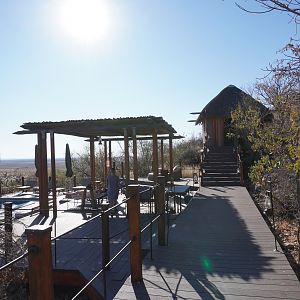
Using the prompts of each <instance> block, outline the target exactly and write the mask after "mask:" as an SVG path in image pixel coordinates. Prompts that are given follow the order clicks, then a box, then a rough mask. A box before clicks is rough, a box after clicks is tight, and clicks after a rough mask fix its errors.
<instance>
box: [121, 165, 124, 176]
mask: <svg viewBox="0 0 300 300" xmlns="http://www.w3.org/2000/svg"><path fill="white" fill-rule="evenodd" d="M121 177H122V178H124V162H123V161H122V162H121Z"/></svg>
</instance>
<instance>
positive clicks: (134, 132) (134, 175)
mask: <svg viewBox="0 0 300 300" xmlns="http://www.w3.org/2000/svg"><path fill="white" fill-rule="evenodd" d="M132 143H133V144H132V146H133V178H134V183H138V179H139V178H138V176H139V175H138V159H137V140H136V130H135V128H132Z"/></svg>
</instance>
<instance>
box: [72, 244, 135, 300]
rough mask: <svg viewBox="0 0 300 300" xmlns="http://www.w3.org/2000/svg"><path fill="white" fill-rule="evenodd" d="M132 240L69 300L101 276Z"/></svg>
mask: <svg viewBox="0 0 300 300" xmlns="http://www.w3.org/2000/svg"><path fill="white" fill-rule="evenodd" d="M132 241H133V240H130V241H128V242H127V243H126V244H125V245H124V246H123V247H122V248H121V250H120V251H119V252H118V253H117V254H116V255H115V256H114V257H113V258H112V259H111V260H110V261H109V262H108V263H107V264H106V265H105V266H104V267H103V268H102V269H101V270H100V271H99V272H98V273H97V274H96V275H95V276H94V277H93V278H92V279H91V280H90V281H89V282H88V283H87V284H86V285H85V286H84V287H83V288H82V289H81V290H80V291H79V292H78V293H77V294H76V295H75V296H74V297H73V298H72V299H71V300H74V299H76V298H77V297H78V296H79V295H80V294H81V293H82V292H83V291H84V290H85V289H86V288H87V287H88V286H89V285H90V284H91V283H92V282H93V281H94V280H95V279H96V278H97V277H98V276H99V275H101V274H102V273H103V272H104V271H105V270H106V269H107V268H108V267H109V265H110V264H111V263H112V262H113V261H114V260H116V258H117V257H118V256H119V255H120V254H121V253H122V252H123V251H124V250H125V249H126V248H127V247H128V246H129V245H130V244H131V243H132Z"/></svg>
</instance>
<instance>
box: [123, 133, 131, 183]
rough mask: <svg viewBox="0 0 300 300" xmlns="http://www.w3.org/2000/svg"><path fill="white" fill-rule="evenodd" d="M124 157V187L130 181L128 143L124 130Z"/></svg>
mask: <svg viewBox="0 0 300 300" xmlns="http://www.w3.org/2000/svg"><path fill="white" fill-rule="evenodd" d="M124 155H125V182H126V187H127V186H128V184H129V180H130V168H129V141H128V131H127V128H124Z"/></svg>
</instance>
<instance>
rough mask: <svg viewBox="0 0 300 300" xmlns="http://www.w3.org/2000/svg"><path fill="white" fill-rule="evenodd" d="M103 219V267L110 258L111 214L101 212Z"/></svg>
mask: <svg viewBox="0 0 300 300" xmlns="http://www.w3.org/2000/svg"><path fill="white" fill-rule="evenodd" d="M101 220H102V268H104V266H105V265H106V264H107V263H108V262H109V260H110V255H109V253H110V251H109V215H108V213H105V212H103V213H102V214H101Z"/></svg>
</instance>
